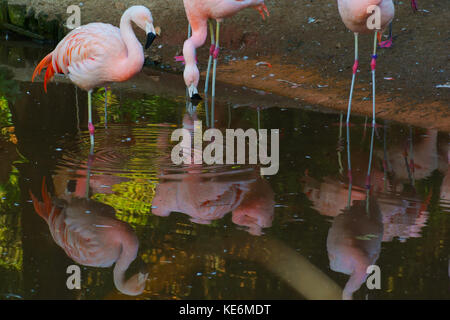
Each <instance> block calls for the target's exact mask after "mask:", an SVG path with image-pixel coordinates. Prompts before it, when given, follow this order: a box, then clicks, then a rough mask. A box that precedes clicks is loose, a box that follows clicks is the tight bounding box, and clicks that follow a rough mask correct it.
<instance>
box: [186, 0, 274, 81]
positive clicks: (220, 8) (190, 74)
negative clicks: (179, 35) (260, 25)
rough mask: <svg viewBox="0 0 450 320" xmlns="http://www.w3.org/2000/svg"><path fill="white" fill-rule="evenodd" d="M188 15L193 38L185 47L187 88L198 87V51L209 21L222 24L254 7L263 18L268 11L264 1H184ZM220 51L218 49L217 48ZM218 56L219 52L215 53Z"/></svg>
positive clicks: (206, 32) (188, 40)
mask: <svg viewBox="0 0 450 320" xmlns="http://www.w3.org/2000/svg"><path fill="white" fill-rule="evenodd" d="M183 2H184V7H185V10H186V15H187V18H188V20H189V23H190V25H191V27H192V36H191V37H190V38H189V39H187V40H186V41H185V43H184V47H183V55H184V61H185V64H186V66H185V70H184V80H185V83H186V86H187V87H190V86H191V85H193V86H194V87H195V88H197V87H198V82H199V79H200V73H199V71H198V68H197V65H196V52H195V51H196V49H197V48H199V47H201V46H202V45H203V44H204V43H205V41H206V37H207V34H208V19H214V20H217V21H219V22H221V21H222V20H223V19H224V18H228V17H231V16H233V15H235V14H236V13H238V12H239V11H241V10H243V9H246V8H249V7H253V8H255V9H257V10H258V11H259V12H260V13H261V15H262V16H263V17H265V16H264V12H265V13H267V14H268V10H267V8H266V6H265V4H264V0H183ZM217 49H218V48H217ZM215 54H216V55H217V54H218V50H217V51H216V53H215Z"/></svg>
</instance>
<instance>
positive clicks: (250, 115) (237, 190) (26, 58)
mask: <svg viewBox="0 0 450 320" xmlns="http://www.w3.org/2000/svg"><path fill="white" fill-rule="evenodd" d="M1 48H2V49H1V61H0V63H1V64H2V66H0V68H1V69H0V71H1V72H0V93H1V94H0V128H1V137H0V160H1V162H0V163H1V165H0V297H1V299H46V298H56V299H127V298H134V297H131V296H128V295H125V294H124V293H122V292H120V290H118V288H117V286H116V285H115V282H114V272H113V269H114V266H103V267H102V266H100V265H99V266H86V265H83V264H82V263H81V262H80V261H74V260H76V259H74V257H70V254H68V253H66V252H65V251H64V250H62V249H61V247H60V246H58V244H57V243H56V241H55V240H54V237H52V233H51V228H49V225H48V224H47V223H46V222H45V221H44V220H43V219H42V218H41V217H40V216H39V215H38V214H37V212H36V210H35V207H34V206H33V202H32V200H31V195H30V192H31V193H32V194H34V195H35V196H36V197H37V199H39V200H41V201H42V198H43V197H42V194H41V189H42V183H43V180H44V177H45V185H46V186H47V188H48V191H49V193H50V195H51V197H53V199H54V204H58V205H59V207H58V208H60V209H61V210H63V208H65V209H64V210H66V211H62V213H61V214H66V215H67V216H68V217H69V216H70V217H69V218H70V219H72V220H76V223H78V224H77V228H74V229H76V230H74V229H72V230H71V231H64V230H62V231H61V230H60V231H57V229H58V226H55V225H53V231H52V232H56V233H58V232H60V233H61V232H69V233H70V232H72V233H78V234H83V232H87V231H86V230H88V229H89V230H91V229H94V231H93V232H94V234H95V233H96V232H98V233H102V232H103V238H104V239H106V240H107V241H109V242H108V243H117V242H120V241H125V240H126V239H132V238H133V237H135V238H134V239H137V241H135V242H134V247H133V246H128V247H127V246H123V250H122V252H131V251H128V250H131V249H130V248H131V247H133V248H134V249H133V250H136V248H137V258H136V259H135V260H134V261H133V262H132V263H131V265H130V266H129V267H128V268H127V270H126V277H128V276H133V275H135V274H139V273H141V274H148V279H147V280H146V281H145V289H144V291H143V292H142V294H140V295H138V296H137V298H139V299H304V298H308V299H309V298H330V297H331V298H336V297H337V298H339V297H340V295H341V291H340V290H342V289H343V288H344V287H345V286H346V284H347V283H348V285H347V288H351V290H350V291H355V292H354V294H353V298H355V299H403V298H406V299H416V298H425V299H429V298H438V299H443V298H446V299H448V298H449V297H450V295H449V271H450V270H449V253H450V243H449V227H450V223H449V219H450V216H449V212H450V210H449V209H450V207H449V205H450V203H449V201H448V200H449V199H450V175H449V174H448V172H449V171H448V134H447V133H440V132H437V131H433V130H426V129H420V128H414V127H408V126H403V125H398V124H395V123H391V122H388V121H383V120H378V124H379V126H378V127H377V128H376V130H375V131H372V127H371V126H370V120H371V119H367V118H364V117H357V116H354V117H352V126H351V127H349V131H348V133H349V137H350V144H349V145H350V154H351V158H350V159H351V167H352V170H351V175H350V174H349V170H348V156H347V152H348V149H347V147H348V140H347V127H346V126H345V125H344V124H343V123H342V119H343V115H342V114H340V113H337V112H329V111H326V112H318V111H316V110H314V111H312V110H311V109H315V108H313V107H311V106H305V105H302V104H301V101H291V100H289V101H288V100H286V99H284V98H281V97H276V96H274V95H270V94H263V93H261V92H257V91H252V90H250V89H247V88H233V87H227V88H226V89H224V90H225V91H224V92H226V94H224V93H223V94H222V98H221V99H219V100H218V101H216V105H215V108H214V118H215V122H214V126H215V127H216V128H219V129H220V130H222V131H223V130H225V129H226V128H242V129H244V130H246V129H249V128H255V129H258V128H264V129H280V166H279V172H278V174H276V175H274V176H264V177H263V176H261V175H260V174H259V168H258V167H252V166H243V165H235V166H217V165H216V166H187V167H186V166H185V167H177V166H174V165H172V164H171V161H170V152H171V149H172V147H173V146H174V144H173V143H171V142H170V135H171V133H172V131H173V130H174V129H176V128H181V127H185V128H189V127H190V126H191V125H192V122H193V120H196V119H198V120H202V121H203V124H204V126H205V127H206V126H207V124H209V125H210V124H211V122H210V121H209V120H210V118H211V111H212V110H211V108H210V107H211V106H210V105H209V106H208V108H207V106H206V105H205V103H204V102H202V103H200V104H199V105H198V106H197V108H196V109H195V110H193V109H192V108H191V107H190V106H188V107H189V108H187V107H186V103H185V98H184V96H183V93H184V92H183V83H182V77H181V75H167V74H164V73H160V72H158V71H149V72H151V73H152V75H151V78H152V79H154V80H155V79H156V78H157V81H158V83H159V85H158V86H156V84H155V86H150V85H148V86H146V83H145V81H144V83H142V82H137V84H136V83H133V82H130V83H127V84H124V85H122V86H120V87H113V88H112V90H110V91H109V92H108V102H109V112H108V122H107V125H106V124H105V116H104V109H103V105H104V91H103V89H98V90H97V91H96V92H95V94H94V106H95V113H94V120H95V125H96V134H95V141H96V144H95V148H94V150H93V151H92V150H90V144H89V134H88V131H87V123H86V122H87V106H86V104H87V100H86V98H87V97H86V94H85V93H84V92H81V91H80V90H76V88H75V87H74V86H73V85H71V84H68V83H58V84H54V83H53V84H51V85H50V86H49V92H48V94H45V93H44V92H43V87H42V83H35V84H31V83H30V82H29V81H26V80H27V79H29V77H30V76H31V72H32V69H33V66H34V64H35V63H36V62H37V61H36V60H37V59H38V58H40V57H42V56H43V54H44V53H45V49H41V48H39V47H36V48H33V47H27V46H24V47H23V46H21V44H14V45H6V44H5V43H2V44H1ZM5 66H7V67H8V68H9V71H7V69H5ZM165 79H166V80H165ZM167 79H169V80H167ZM173 79H176V80H175V81H174V80H173ZM142 88H144V89H142ZM368 103H369V102H368ZM344 118H345V117H344ZM372 133H373V140H372ZM372 141H373V148H372V165H371V171H370V176H369V178H368V177H367V169H368V166H369V159H370V152H371V142H372ZM350 177H351V181H352V185H351V187H350V188H349V181H350ZM349 190H350V191H351V193H350V195H349ZM87 199H89V200H87ZM349 199H350V201H349ZM106 205H108V206H106ZM111 207H112V208H113V212H112V215H111V214H110V215H109V216H108V217H107V218H103V220H101V221H100V220H95V219H97V218H96V217H103V216H102V215H101V214H100V212H105V211H108V210H109V211H108V212H110V211H111ZM69 209H70V210H71V211H70V210H69ZM69 211H70V212H71V213H68V212H69ZM110 213H111V212H110ZM114 216H115V218H114ZM87 217H88V218H87ZM92 217H93V218H92ZM104 217H106V214H105V215H104ZM69 218H66V221H65V222H66V223H67V224H70V222H69V221H68V219H69ZM70 219H69V220H70ZM89 219H94V220H89ZM105 219H106V220H105ZM118 220H119V221H122V222H118ZM85 221H87V222H85ZM102 223H103V224H102ZM51 225H52V224H51ZM93 226H94V227H93ZM108 227H109V228H110V229H108ZM102 228H103V229H108V230H112V232H109V233H108V232H107V231H103V229H102ZM55 230H56V231H55ZM116 231H117V232H116ZM134 235H135V236H134ZM91 236H92V237H95V235H92V234H91ZM66 238H68V239H75V238H76V236H73V235H70V234H69V235H66ZM104 241H105V240H104ZM130 241H131V240H130ZM130 241H129V242H130ZM136 244H137V245H138V247H136ZM108 250H111V248H110V247H109V246H108V245H106V244H105V242H103V243H102V245H100V247H99V248H97V251H96V252H95V254H97V255H98V256H100V255H102V254H105V252H106V251H108ZM85 255H87V253H86V252H85ZM132 258H134V257H132ZM74 264H76V265H79V266H80V267H81V290H69V289H68V288H67V286H66V280H67V278H68V276H69V275H68V274H67V273H66V270H67V268H68V266H70V265H74ZM105 264H107V263H105ZM330 264H331V266H330ZM369 265H377V266H379V268H380V271H381V277H380V284H381V289H373V290H370V289H368V288H367V286H366V284H365V282H364V280H365V276H366V274H365V271H366V268H367V266H369ZM331 267H332V268H331ZM346 273H347V274H346ZM349 273H352V274H353V275H352V277H351V279H352V280H351V281H349V278H350V276H349ZM122 291H123V290H122Z"/></svg>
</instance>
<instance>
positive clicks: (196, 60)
mask: <svg viewBox="0 0 450 320" xmlns="http://www.w3.org/2000/svg"><path fill="white" fill-rule="evenodd" d="M174 58H175V62H181V63H182V64H183V65H184V64H186V61H185V60H184V56H175V57H174ZM195 62H196V63H198V58H197V57H195Z"/></svg>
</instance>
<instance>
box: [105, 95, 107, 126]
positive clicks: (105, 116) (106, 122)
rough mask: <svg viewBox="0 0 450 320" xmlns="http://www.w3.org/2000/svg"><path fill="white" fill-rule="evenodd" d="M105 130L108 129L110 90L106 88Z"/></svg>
mask: <svg viewBox="0 0 450 320" xmlns="http://www.w3.org/2000/svg"><path fill="white" fill-rule="evenodd" d="M105 128H108V88H107V87H105Z"/></svg>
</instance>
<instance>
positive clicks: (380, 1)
mask: <svg viewBox="0 0 450 320" xmlns="http://www.w3.org/2000/svg"><path fill="white" fill-rule="evenodd" d="M371 6H378V8H379V9H380V28H379V29H378V31H380V30H384V29H385V28H386V27H387V26H388V25H389V23H390V22H391V21H392V19H393V18H394V12H395V9H394V4H393V2H392V0H338V8H339V14H340V15H341V18H342V21H343V22H344V24H345V26H346V27H347V28H348V29H349V30H350V31H352V32H354V33H372V32H374V31H375V30H374V29H369V28H368V27H367V19H368V18H369V17H370V16H371V15H372V14H373V13H372V11H371V10H368V8H370V7H371ZM367 11H369V12H367Z"/></svg>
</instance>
